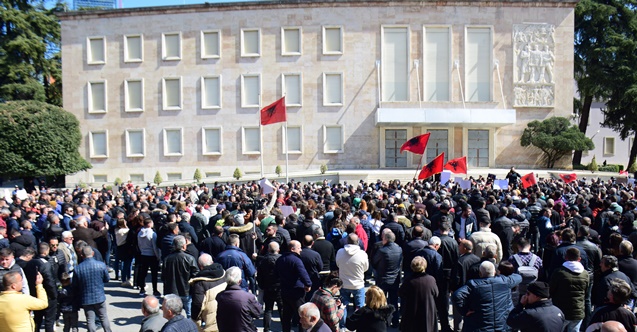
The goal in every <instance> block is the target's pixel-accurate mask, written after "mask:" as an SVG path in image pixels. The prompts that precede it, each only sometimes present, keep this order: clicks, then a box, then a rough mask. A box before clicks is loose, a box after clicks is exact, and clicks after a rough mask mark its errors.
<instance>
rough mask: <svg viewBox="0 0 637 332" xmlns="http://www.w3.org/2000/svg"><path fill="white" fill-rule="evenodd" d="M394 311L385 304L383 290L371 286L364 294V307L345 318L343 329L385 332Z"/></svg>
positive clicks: (362, 331) (390, 306) (392, 307)
mask: <svg viewBox="0 0 637 332" xmlns="http://www.w3.org/2000/svg"><path fill="white" fill-rule="evenodd" d="M394 310H396V309H395V308H394V306H393V305H391V304H387V298H386V297H385V293H384V292H383V290H382V289H380V287H378V286H371V287H369V289H367V292H365V306H364V307H362V308H360V309H358V310H356V312H354V313H353V314H352V315H351V316H350V317H349V318H347V320H346V322H345V327H347V329H348V330H351V331H361V332H385V331H387V325H389V322H390V320H391V317H392V313H394Z"/></svg>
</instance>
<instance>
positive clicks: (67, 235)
mask: <svg viewBox="0 0 637 332" xmlns="http://www.w3.org/2000/svg"><path fill="white" fill-rule="evenodd" d="M72 236H73V233H71V231H64V232H62V239H68V238H70V237H72Z"/></svg>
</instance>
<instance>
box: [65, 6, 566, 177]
mask: <svg viewBox="0 0 637 332" xmlns="http://www.w3.org/2000/svg"><path fill="white" fill-rule="evenodd" d="M574 6H575V2H573V1H555V0H553V1H489V2H482V1H472V2H460V1H448V2H444V1H442V2H423V1H400V2H386V1H328V2H314V1H301V2H297V1H289V2H288V1H285V0H284V1H277V2H258V3H256V2H254V3H232V4H204V5H187V6H171V7H153V8H143V9H142V8H139V9H135V8H133V9H117V10H107V11H96V12H71V13H64V14H61V15H60V18H61V20H62V59H63V60H62V61H63V64H62V68H63V73H62V76H63V82H64V90H63V95H64V108H65V109H66V110H68V111H70V112H72V113H74V114H75V115H76V116H77V117H78V119H79V121H80V124H81V131H82V133H83V136H84V139H83V141H82V145H81V147H80V152H81V154H82V155H84V156H85V157H86V158H87V160H89V162H91V163H92V164H93V168H92V169H90V170H88V171H86V172H81V173H78V174H75V175H71V176H69V177H68V178H67V183H71V184H72V183H77V182H79V181H83V182H87V183H93V182H101V181H106V182H113V181H114V180H115V178H120V179H122V180H124V181H126V180H128V179H130V178H131V175H133V174H134V175H135V177H136V180H137V181H141V180H143V181H152V180H153V176H154V174H155V172H156V171H159V172H160V174H161V175H162V177H163V178H164V180H166V181H167V182H168V181H169V180H168V178H169V176H168V175H169V174H171V175H170V179H171V180H176V179H177V178H178V175H177V174H181V175H180V176H181V178H182V179H184V180H187V179H192V175H193V174H194V171H195V169H196V168H199V169H200V170H201V171H202V173H204V174H208V175H210V176H211V177H212V176H213V175H218V176H222V177H230V176H231V175H232V173H233V171H234V169H235V168H236V167H239V168H240V169H241V170H242V171H243V172H244V173H246V174H258V173H259V172H260V169H261V162H260V160H259V155H258V154H246V153H243V152H242V145H243V142H242V127H255V126H258V123H259V108H258V107H245V108H243V107H241V98H242V95H241V93H242V88H241V77H242V75H246V74H247V75H250V74H260V78H261V99H262V104H263V105H267V104H269V103H271V102H273V101H275V100H277V99H278V98H280V97H281V96H282V93H283V91H282V74H284V73H300V74H301V75H302V105H301V106H288V108H287V113H288V115H287V116H288V125H289V126H297V127H298V126H301V128H302V142H303V144H302V153H297V154H290V155H289V169H290V171H291V172H292V171H307V170H317V171H318V169H319V166H320V165H321V164H327V165H328V167H329V168H330V169H332V170H334V169H376V168H384V167H385V161H384V159H383V156H385V154H386V153H387V151H386V149H385V146H384V141H385V130H386V129H387V128H402V129H406V130H407V133H408V135H418V134H420V133H424V132H425V131H427V130H428V129H431V128H434V127H435V128H444V129H446V130H448V133H449V136H448V158H455V157H460V156H462V155H466V154H467V146H468V134H467V133H468V131H469V130H472V129H481V128H484V129H487V130H488V133H489V144H488V146H489V150H488V151H489V152H488V153H489V158H488V163H489V165H488V166H490V167H508V166H509V165H516V166H520V167H533V166H536V165H541V163H540V161H539V156H540V154H539V151H537V150H536V149H533V148H522V147H521V146H520V144H519V138H520V136H521V133H522V131H523V130H524V128H525V127H526V124H527V123H528V122H529V121H532V120H536V119H540V120H541V119H545V118H547V117H550V116H568V115H570V114H571V110H572V102H573V84H572V80H573V22H574ZM538 21H539V22H538ZM528 22H533V23H528ZM428 25H435V26H448V27H450V28H451V33H452V34H451V37H452V38H451V59H450V60H451V61H450V62H451V63H452V64H453V63H454V61H455V60H457V61H458V68H459V69H454V68H451V69H450V70H451V78H452V79H451V83H450V85H451V94H450V101H448V102H419V93H421V92H420V91H419V89H420V86H422V81H419V80H422V77H423V74H422V72H418V71H419V70H420V71H422V69H418V68H416V69H414V68H411V69H410V80H409V85H408V86H409V100H408V101H402V102H382V107H391V108H396V109H421V110H427V109H429V110H433V109H436V110H441V111H435V112H433V113H436V112H442V113H444V110H445V109H450V110H451V109H453V110H456V111H457V110H459V109H463V108H466V109H478V110H479V111H484V110H487V111H488V112H489V113H488V114H492V117H493V118H497V117H498V114H499V113H501V112H503V111H505V110H511V107H514V108H515V111H513V115H514V116H515V122H514V123H513V124H509V125H497V126H492V125H489V122H490V119H489V118H490V116H485V119H481V120H480V121H475V120H472V121H471V122H468V123H461V122H457V121H454V120H452V121H449V122H448V123H444V122H442V123H436V125H435V126H433V125H431V124H428V123H400V122H396V123H394V124H391V123H390V124H387V123H380V124H379V123H378V122H377V121H376V116H377V114H376V113H377V110H378V108H379V107H378V106H379V103H378V99H379V82H378V78H379V75H378V70H377V60H380V59H381V57H382V54H381V53H382V52H381V49H382V47H381V31H382V27H391V26H400V27H408V30H409V53H410V59H411V61H413V60H419V61H420V64H422V63H423V34H424V32H423V31H424V27H425V26H428ZM324 26H338V27H341V29H342V32H343V35H342V36H343V52H342V54H338V55H325V54H323V52H322V47H323V45H322V44H323V37H322V29H323V27H324ZM469 26H484V27H489V28H490V29H491V31H492V45H493V51H492V57H493V60H494V62H497V63H498V66H497V68H496V69H497V70H496V69H494V70H493V79H492V87H491V90H492V91H491V96H492V98H491V101H487V102H466V103H463V101H462V93H461V88H462V84H461V83H460V82H464V77H463V75H464V73H465V68H464V59H465V56H466V55H465V32H466V28H467V27H469ZM537 26H541V27H545V28H547V29H549V31H550V36H551V37H550V38H551V42H550V43H548V42H547V43H544V44H538V46H542V47H546V48H547V50H546V52H549V51H550V52H551V53H552V58H551V61H550V66H551V68H550V73H551V74H552V75H551V77H550V79H549V78H548V77H542V79H541V81H540V77H539V74H538V76H537V78H535V79H533V80H532V79H531V78H529V77H528V76H527V78H520V73H524V72H523V71H521V69H520V67H521V66H522V65H523V64H522V63H520V62H521V61H523V60H522V59H523V58H521V57H520V56H519V53H518V54H516V47H518V44H516V42H515V37H514V34H515V32H516V31H518V32H519V31H528V30H529V29H535V28H536V27H537ZM282 27H299V28H300V32H301V36H302V43H301V45H302V52H301V54H300V55H290V56H287V55H282V52H281V48H282V37H281V35H282ZM253 28H254V29H259V31H260V36H261V45H260V46H261V53H260V56H258V57H242V56H241V54H240V53H241V29H253ZM516 29H517V30H516ZM525 29H526V30H525ZM208 30H218V31H219V32H220V36H221V56H220V57H219V58H206V59H204V58H202V57H201V47H202V40H201V33H202V31H208ZM165 33H169V34H172V33H178V34H179V36H180V40H181V58H180V59H179V60H175V61H167V60H163V59H162V51H163V50H162V34H165ZM131 35H134V36H137V35H140V36H142V40H143V49H142V50H143V61H141V62H126V61H125V54H124V43H125V37H124V36H131ZM90 38H98V39H103V40H104V42H105V56H106V58H105V61H104V63H102V64H89V61H88V60H89V59H88V58H87V57H88V55H87V52H88V50H87V49H88V48H89V47H90V46H87V45H89V44H90V41H89V39H90ZM529 47H535V46H532V45H531V46H529ZM540 51H544V50H543V49H542V50H540ZM542 69H543V70H546V71H545V72H548V67H547V66H546V65H543V67H542ZM538 70H539V69H538ZM324 73H342V78H343V100H342V105H338V106H324V104H323V100H324V90H323V80H324V78H323V75H324ZM458 73H460V75H458ZM208 75H220V76H221V77H222V80H221V82H222V87H221V89H222V94H221V98H222V101H221V107H220V108H216V109H206V108H203V107H202V103H201V94H202V83H201V77H202V76H208ZM458 76H460V78H458ZM178 77H180V78H181V82H182V83H181V84H182V98H183V105H182V107H181V109H179V110H164V107H163V104H162V79H163V78H178ZM136 79H143V87H144V89H143V91H144V92H143V95H144V109H143V111H142V112H126V110H125V97H124V96H125V90H126V89H125V81H126V80H136ZM104 81H105V82H106V84H105V87H106V101H107V110H106V112H105V113H89V111H88V109H89V106H88V103H89V97H88V96H89V94H90V93H89V89H90V85H89V82H104ZM500 81H501V83H500ZM532 84H536V85H539V86H540V87H541V88H542V89H543V91H544V90H546V91H549V92H550V93H551V94H552V96H551V98H550V102H541V103H540V102H528V101H527V100H525V101H524V102H521V100H520V99H519V98H518V97H516V92H515V91H516V88H517V89H519V88H520V87H521V86H525V87H526V86H530V85H532ZM545 87H546V88H545ZM547 93H548V92H547ZM502 97H504V100H503V98H502ZM456 111H454V112H456ZM450 112H451V111H450ZM430 113H431V112H430ZM480 114H484V113H480ZM451 115H453V114H451ZM324 125H325V126H340V128H342V135H343V142H342V149H341V150H340V151H338V152H336V153H326V150H325V149H324V140H325V137H324V136H325V133H324V132H325V130H324ZM206 126H216V128H219V127H220V128H221V133H222V153H221V154H217V155H204V154H203V148H204V147H203V144H204V143H203V142H202V135H203V130H202V127H206ZM164 128H181V129H182V135H183V136H182V137H183V141H182V145H183V151H182V153H181V155H180V156H165V155H164V145H165V143H166V142H164V138H163V137H164V134H163V130H164ZM137 129H145V151H144V154H143V156H141V157H128V156H127V152H126V146H127V143H126V141H127V138H126V130H137ZM103 130H108V132H107V137H108V138H107V141H108V153H107V157H104V156H102V157H100V158H90V156H91V150H92V149H91V146H90V145H91V139H90V133H91V132H99V131H103ZM282 132H283V126H282V124H274V125H269V126H264V127H263V128H262V132H261V137H262V146H263V148H262V151H263V153H262V154H261V156H262V158H263V164H264V171H265V173H268V174H272V173H274V169H275V167H276V165H281V166H282V167H283V168H284V169H285V154H284V150H283V144H282ZM418 162H419V156H412V155H408V160H407V168H412V167H414V168H415V167H417V164H418ZM423 162H424V161H423ZM142 176H143V177H142ZM205 180H206V179H205V178H204V181H205ZM208 181H211V180H210V178H209V179H208Z"/></svg>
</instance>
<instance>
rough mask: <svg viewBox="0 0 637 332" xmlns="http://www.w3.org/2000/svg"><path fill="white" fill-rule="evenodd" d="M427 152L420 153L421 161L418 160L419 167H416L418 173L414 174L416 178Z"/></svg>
mask: <svg viewBox="0 0 637 332" xmlns="http://www.w3.org/2000/svg"><path fill="white" fill-rule="evenodd" d="M424 156H425V154H424V152H423V154H421V155H420V161H418V167H416V174H414V179H417V178H418V170H419V169H420V165H421V164H422V157H424Z"/></svg>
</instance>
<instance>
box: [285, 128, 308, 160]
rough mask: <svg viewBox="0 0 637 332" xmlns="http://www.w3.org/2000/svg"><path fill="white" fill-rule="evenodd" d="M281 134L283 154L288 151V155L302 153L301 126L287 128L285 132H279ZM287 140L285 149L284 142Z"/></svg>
mask: <svg viewBox="0 0 637 332" xmlns="http://www.w3.org/2000/svg"><path fill="white" fill-rule="evenodd" d="M281 133H282V134H283V138H282V141H281V142H282V143H283V153H285V151H288V154H301V153H303V128H302V127H301V126H298V127H297V126H288V127H287V131H286V130H285V129H284V130H283V131H281ZM286 139H287V143H288V146H287V149H286V148H285V140H286Z"/></svg>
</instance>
